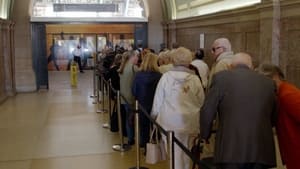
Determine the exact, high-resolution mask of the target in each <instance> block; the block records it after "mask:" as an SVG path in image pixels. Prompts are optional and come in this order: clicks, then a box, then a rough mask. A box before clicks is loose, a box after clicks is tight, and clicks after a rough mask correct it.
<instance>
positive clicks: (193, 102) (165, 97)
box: [151, 67, 205, 134]
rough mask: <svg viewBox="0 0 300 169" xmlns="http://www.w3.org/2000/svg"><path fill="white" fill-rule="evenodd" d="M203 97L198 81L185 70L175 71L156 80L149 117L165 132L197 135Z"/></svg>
mask: <svg viewBox="0 0 300 169" xmlns="http://www.w3.org/2000/svg"><path fill="white" fill-rule="evenodd" d="M204 97H205V96H204V91H203V88H202V86H201V82H200V79H199V78H198V77H197V76H196V75H195V74H193V72H191V71H190V70H189V69H187V68H185V67H175V68H174V69H172V70H170V71H168V72H166V73H165V74H163V76H162V78H161V79H160V81H159V83H158V85H157V88H156V92H155V96H154V101H153V107H152V114H151V115H152V116H153V117H154V118H156V121H157V122H158V123H159V124H160V125H162V127H163V128H164V129H166V130H172V131H175V132H177V133H178V132H179V133H182V132H183V133H186V134H194V133H199V118H200V117H199V113H200V108H201V106H202V104H203V102H204Z"/></svg>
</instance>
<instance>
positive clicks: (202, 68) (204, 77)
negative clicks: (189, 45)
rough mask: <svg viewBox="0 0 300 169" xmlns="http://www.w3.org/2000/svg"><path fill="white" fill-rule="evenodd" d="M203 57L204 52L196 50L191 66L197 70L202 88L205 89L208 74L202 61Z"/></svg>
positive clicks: (206, 67) (207, 69)
mask: <svg viewBox="0 0 300 169" xmlns="http://www.w3.org/2000/svg"><path fill="white" fill-rule="evenodd" d="M203 57H204V50H203V49H197V51H196V52H195V59H194V60H193V61H192V63H191V65H193V66H195V67H196V68H197V70H198V73H199V75H200V77H201V81H202V85H203V88H204V89H206V87H207V83H208V82H207V81H208V79H207V78H208V74H209V68H208V66H207V64H206V63H205V62H204V61H203Z"/></svg>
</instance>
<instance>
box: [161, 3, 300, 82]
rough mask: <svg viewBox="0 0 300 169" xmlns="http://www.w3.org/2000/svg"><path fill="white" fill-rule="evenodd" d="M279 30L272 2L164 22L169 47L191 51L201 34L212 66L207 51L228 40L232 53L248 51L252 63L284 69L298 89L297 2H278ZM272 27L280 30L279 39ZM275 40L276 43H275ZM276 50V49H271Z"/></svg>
mask: <svg viewBox="0 0 300 169" xmlns="http://www.w3.org/2000/svg"><path fill="white" fill-rule="evenodd" d="M280 5H281V7H280V8H279V11H278V9H276V10H277V11H276V10H275V12H279V14H280V15H279V16H280V18H279V19H280V20H277V24H278V27H274V26H276V25H274V18H275V14H274V9H275V8H274V6H273V3H272V1H270V0H265V1H263V3H261V4H259V5H255V6H251V7H246V8H242V9H236V10H231V11H225V12H220V13H216V14H211V15H205V16H199V17H194V18H188V19H181V20H176V21H172V22H165V23H164V24H163V26H164V38H165V40H166V41H167V42H168V44H169V46H170V45H171V43H173V42H176V41H177V42H178V43H179V44H181V45H183V46H186V47H188V48H190V49H192V50H194V49H196V48H199V47H200V34H204V35H205V40H204V47H205V54H206V56H207V57H206V58H205V59H206V61H207V62H208V63H209V64H211V63H212V59H211V58H210V55H211V54H210V48H211V44H212V42H213V41H214V40H215V39H216V38H219V37H227V38H229V39H230V41H231V42H232V46H233V51H234V52H248V53H250V54H251V55H252V56H253V58H254V64H255V65H258V64H259V63H265V62H275V59H276V57H279V58H277V59H279V66H280V67H281V68H282V69H283V70H284V72H285V74H286V76H287V80H288V81H290V82H292V83H294V84H296V85H297V86H298V87H300V76H299V74H300V66H299V65H300V57H299V53H300V47H299V46H300V13H299V12H297V11H299V10H300V1H299V0H285V1H281V4H280ZM274 28H277V29H278V30H280V34H279V37H278V36H275V35H274V32H273V31H274V30H275V29H274ZM275 38H278V39H279V40H278V41H275ZM274 46H275V47H279V50H274Z"/></svg>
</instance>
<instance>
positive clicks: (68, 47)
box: [30, 0, 148, 89]
mask: <svg viewBox="0 0 300 169" xmlns="http://www.w3.org/2000/svg"><path fill="white" fill-rule="evenodd" d="M31 6H32V7H31V8H30V9H31V23H32V43H33V44H32V46H33V48H32V51H33V60H34V69H35V73H36V78H37V80H36V81H37V88H38V89H41V88H49V84H48V83H49V80H48V71H58V70H59V71H68V70H69V69H70V66H69V65H70V63H71V60H72V59H73V50H74V49H75V48H76V47H77V46H78V45H80V46H81V47H82V48H81V49H82V53H83V55H82V58H81V59H82V60H81V62H82V67H83V69H86V70H89V69H91V68H92V65H93V64H90V63H91V60H95V58H97V55H99V52H101V50H102V49H103V48H106V47H108V48H113V49H114V48H115V46H120V47H123V48H125V49H126V48H129V46H130V45H131V44H133V45H137V43H141V44H142V45H143V46H147V43H148V40H147V38H148V37H147V36H148V29H147V27H148V26H147V22H148V9H147V6H148V5H147V3H146V1H144V0H32V3H31Z"/></svg>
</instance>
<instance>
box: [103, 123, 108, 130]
mask: <svg viewBox="0 0 300 169" xmlns="http://www.w3.org/2000/svg"><path fill="white" fill-rule="evenodd" d="M102 127H103V128H105V129H109V128H110V125H109V124H108V123H104V124H102Z"/></svg>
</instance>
